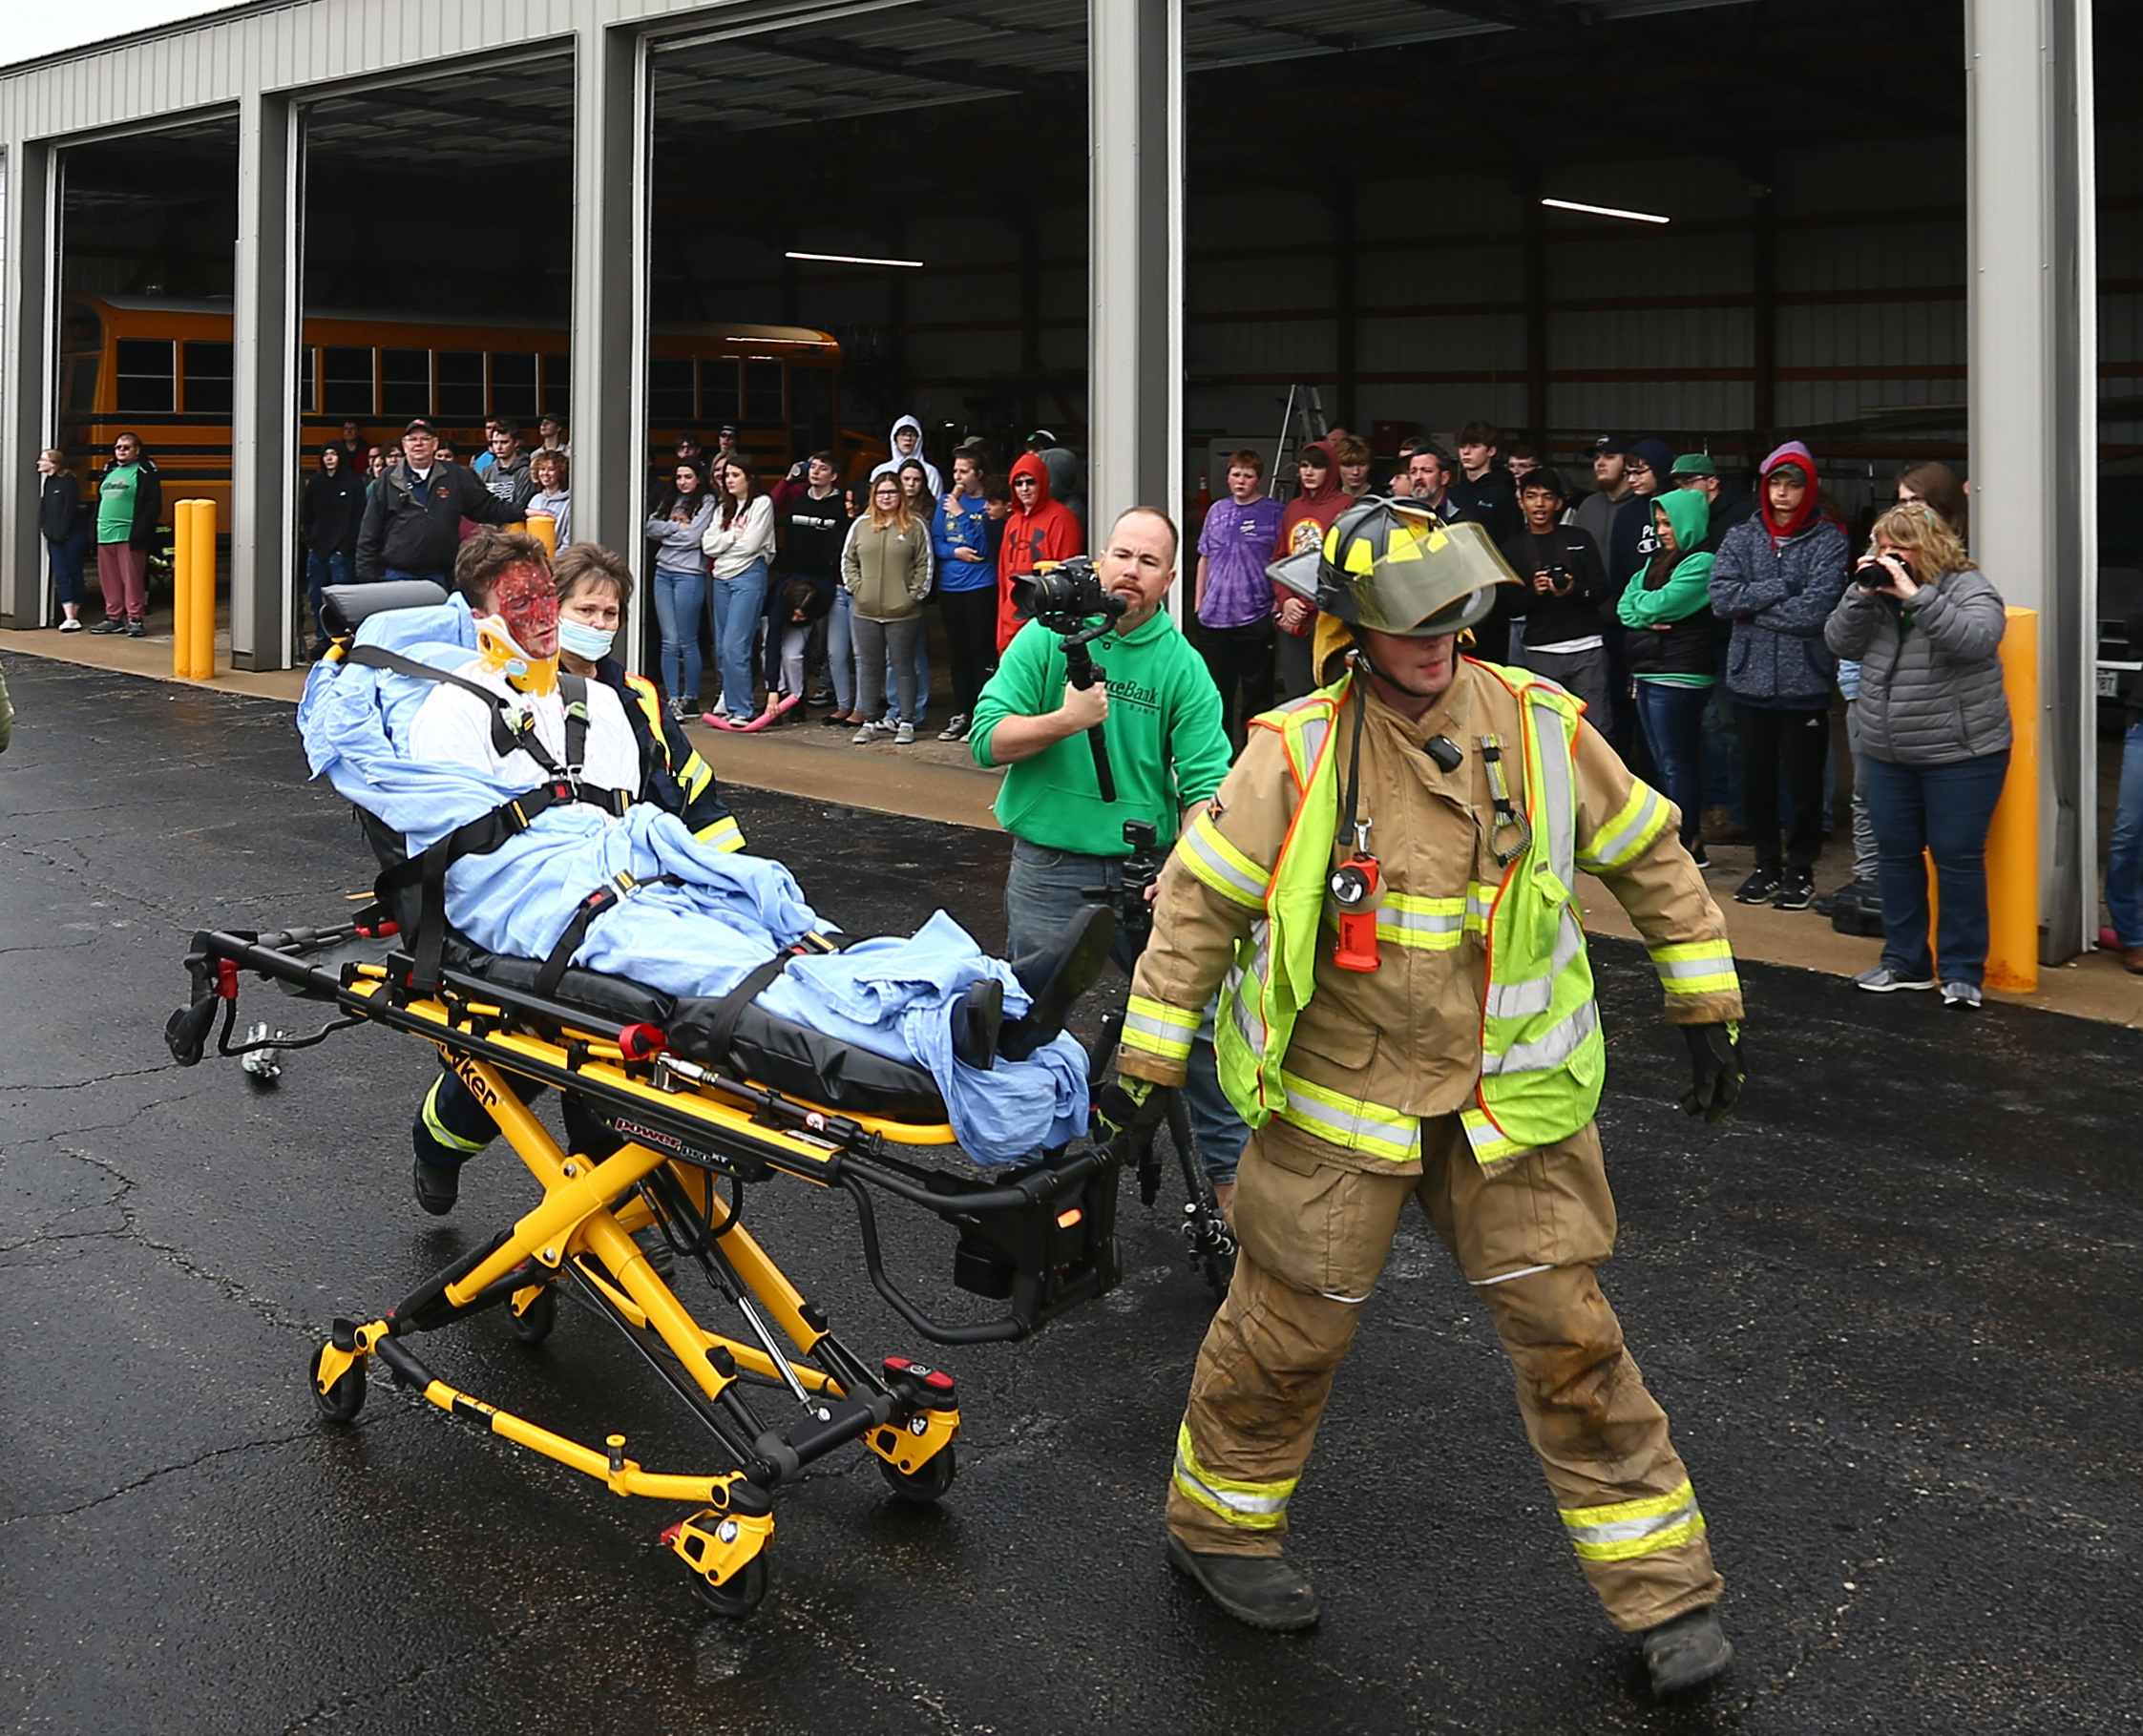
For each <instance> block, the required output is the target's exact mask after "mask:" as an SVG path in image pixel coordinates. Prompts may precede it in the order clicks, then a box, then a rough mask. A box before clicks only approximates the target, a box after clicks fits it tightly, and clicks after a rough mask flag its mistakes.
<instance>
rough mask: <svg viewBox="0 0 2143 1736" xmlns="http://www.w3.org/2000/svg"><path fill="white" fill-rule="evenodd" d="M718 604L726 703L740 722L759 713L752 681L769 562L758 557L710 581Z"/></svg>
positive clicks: (717, 645) (717, 656)
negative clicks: (734, 572) (736, 571)
mask: <svg viewBox="0 0 2143 1736" xmlns="http://www.w3.org/2000/svg"><path fill="white" fill-rule="evenodd" d="M707 589H708V590H709V591H711V592H712V593H713V603H714V660H715V665H716V667H717V668H719V669H720V670H721V672H722V702H723V703H724V704H725V705H726V706H727V707H728V708H729V715H730V716H731V717H732V718H734V719H735V720H736V721H737V722H740V723H748V722H751V720H752V718H753V717H754V716H755V715H756V712H757V706H756V704H755V703H754V700H755V695H754V691H753V688H752V684H751V664H752V653H753V651H754V650H755V649H756V648H757V643H758V638H759V617H760V614H761V612H762V611H763V610H765V608H766V606H767V563H766V562H765V561H764V560H755V561H753V562H752V563H751V565H750V566H748V567H746V569H745V570H744V571H743V572H742V573H739V574H737V575H735V576H734V577H730V578H713V579H709V580H708V581H707Z"/></svg>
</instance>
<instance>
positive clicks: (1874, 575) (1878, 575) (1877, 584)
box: [1853, 554, 1920, 591]
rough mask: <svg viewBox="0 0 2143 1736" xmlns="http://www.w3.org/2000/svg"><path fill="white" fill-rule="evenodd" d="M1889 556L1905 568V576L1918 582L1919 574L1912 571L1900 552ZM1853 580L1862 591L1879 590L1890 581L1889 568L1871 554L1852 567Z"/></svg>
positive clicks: (1910, 563)
mask: <svg viewBox="0 0 2143 1736" xmlns="http://www.w3.org/2000/svg"><path fill="white" fill-rule="evenodd" d="M1890 558H1891V559H1892V560H1894V561H1896V562H1897V563H1898V565H1899V566H1901V567H1902V568H1903V569H1904V570H1905V576H1906V577H1907V578H1909V579H1911V580H1912V582H1913V583H1914V584H1918V583H1919V582H1920V575H1919V574H1918V573H1915V572H1914V571H1913V568H1912V562H1911V561H1910V560H1909V559H1907V558H1906V557H1905V556H1904V555H1902V554H1893V555H1891V557H1890ZM1853 582H1854V583H1855V584H1856V585H1858V586H1859V587H1860V589H1861V590H1863V591H1880V590H1881V589H1882V587H1883V586H1884V585H1887V584H1888V583H1889V582H1890V569H1889V568H1888V567H1886V566H1884V565H1883V564H1882V563H1881V562H1880V560H1878V559H1877V558H1876V557H1875V556H1874V555H1872V554H1871V555H1869V556H1868V557H1867V558H1866V559H1865V560H1863V561H1862V562H1861V563H1860V564H1859V566H1857V567H1855V568H1854V569H1853Z"/></svg>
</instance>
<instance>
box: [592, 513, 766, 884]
mask: <svg viewBox="0 0 2143 1736" xmlns="http://www.w3.org/2000/svg"><path fill="white" fill-rule="evenodd" d="M551 572H552V576H553V577H554V578H555V579H556V580H557V590H558V666H559V668H561V669H562V670H564V671H565V673H566V674H568V675H578V676H581V677H584V678H585V679H586V680H591V681H601V682H603V683H604V684H605V685H607V686H609V687H611V688H612V689H614V690H615V691H616V693H617V695H618V697H619V698H620V700H622V701H624V702H625V716H626V718H627V720H628V721H629V722H631V723H632V726H633V734H634V735H635V736H636V737H637V738H638V739H639V743H640V763H641V787H640V788H639V789H638V790H637V791H636V792H634V793H635V794H637V795H638V796H639V797H640V799H641V801H643V802H653V803H655V804H657V805H659V806H661V807H663V808H666V809H668V810H669V811H670V812H671V813H673V814H676V815H677V816H678V817H679V818H680V819H682V820H683V822H684V824H685V825H686V826H690V827H691V828H692V831H693V834H694V835H695V836H696V837H698V838H699V840H700V841H701V842H702V843H703V844H709V845H712V846H713V847H715V848H716V849H723V850H741V849H743V848H744V845H745V836H744V833H743V832H742V831H741V830H740V829H739V828H738V826H737V822H736V819H735V817H734V816H733V815H731V814H730V812H729V809H728V806H727V805H726V804H725V803H724V801H723V800H722V791H721V789H720V787H719V786H718V785H717V784H715V781H714V773H713V772H712V771H711V770H710V769H709V768H708V766H707V763H706V762H705V761H704V760H703V759H702V758H701V757H700V756H699V754H698V752H696V751H695V750H694V748H693V746H692V743H690V742H688V741H687V740H686V739H685V736H684V729H683V725H682V724H680V723H679V722H677V721H676V719H674V718H672V717H670V716H668V715H667V714H666V713H665V712H664V710H663V707H662V694H661V693H660V692H659V691H658V690H657V688H656V686H655V683H654V682H652V681H650V680H647V679H646V677H644V676H638V675H629V674H627V673H626V670H625V666H624V664H623V663H622V662H621V661H620V659H619V658H618V657H617V655H616V648H617V647H618V646H619V645H620V643H623V642H625V610H626V605H627V602H628V601H629V599H630V598H631V596H632V584H633V579H632V569H631V568H630V567H628V566H627V565H626V564H625V557H624V556H623V555H621V554H614V553H613V552H612V551H611V550H609V549H605V548H600V547H599V546H598V545H596V544H595V543H592V542H577V543H574V544H573V545H572V546H571V547H570V548H566V549H563V550H561V551H559V554H558V557H557V561H556V562H555V563H554V564H553V566H552V569H551Z"/></svg>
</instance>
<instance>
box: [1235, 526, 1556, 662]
mask: <svg viewBox="0 0 2143 1736" xmlns="http://www.w3.org/2000/svg"><path fill="white" fill-rule="evenodd" d="M1265 571H1266V574H1267V575H1268V576H1269V577H1271V579H1272V580H1273V581H1274V582H1275V583H1277V584H1281V585H1285V586H1286V587H1287V588H1288V589H1289V590H1291V591H1292V592H1293V593H1295V595H1296V596H1302V597H1306V598H1308V599H1309V600H1310V601H1311V602H1313V603H1315V604H1316V606H1317V608H1318V609H1319V610H1320V611H1321V612H1322V613H1324V614H1326V615H1331V616H1334V617H1337V618H1339V619H1340V620H1343V621H1345V622H1346V623H1347V624H1348V625H1349V626H1352V627H1367V628H1370V629H1371V630H1373V631H1375V632H1377V633H1391V634H1397V636H1398V637H1400V638H1436V637H1437V636H1439V635H1440V634H1445V633H1458V632H1460V631H1462V630H1463V629H1465V628H1467V627H1471V626H1472V625H1473V624H1474V623H1475V622H1477V621H1479V620H1481V619H1483V618H1485V617H1486V616H1487V614H1488V612H1489V610H1490V609H1492V608H1493V607H1495V602H1496V598H1495V591H1494V587H1496V586H1497V585H1515V584H1517V583H1518V575H1517V574H1515V573H1513V572H1512V571H1511V570H1510V566H1509V563H1508V562H1506V561H1505V560H1504V559H1503V557H1502V554H1499V553H1498V552H1497V550H1496V545H1495V544H1494V543H1492V542H1490V541H1489V540H1488V533H1487V532H1486V531H1485V530H1484V529H1482V527H1481V526H1480V525H1477V524H1470V523H1460V524H1446V523H1445V522H1444V521H1443V520H1442V519H1440V518H1439V517H1438V516H1437V515H1436V514H1435V513H1434V512H1431V511H1430V510H1429V509H1428V508H1427V507H1424V506H1418V505H1416V504H1415V503H1414V502H1413V501H1410V500H1387V499H1385V498H1384V497H1382V496H1381V495H1371V496H1370V497H1369V498H1368V499H1366V500H1364V501H1362V502H1361V503H1360V504H1359V505H1358V506H1354V507H1350V508H1349V509H1348V510H1347V511H1346V512H1342V513H1341V514H1340V515H1339V517H1338V519H1337V520H1336V521H1335V522H1334V525H1333V527H1332V529H1331V530H1329V531H1327V532H1326V533H1325V540H1324V547H1323V548H1322V549H1312V550H1305V551H1304V552H1303V553H1301V554H1291V555H1289V556H1287V557H1286V558H1285V559H1283V560H1276V561H1274V562H1272V564H1271V566H1269V567H1267V568H1266V570H1265Z"/></svg>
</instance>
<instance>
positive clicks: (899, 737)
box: [893, 723, 915, 747]
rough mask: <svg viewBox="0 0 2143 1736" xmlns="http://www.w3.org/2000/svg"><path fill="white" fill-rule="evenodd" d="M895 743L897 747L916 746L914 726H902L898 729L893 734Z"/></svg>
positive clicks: (904, 724)
mask: <svg viewBox="0 0 2143 1736" xmlns="http://www.w3.org/2000/svg"><path fill="white" fill-rule="evenodd" d="M914 744H915V726H914V724H913V723H903V724H901V726H900V727H899V728H898V729H896V730H894V731H893V745H894V746H895V747H913V746H914Z"/></svg>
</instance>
